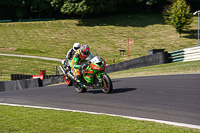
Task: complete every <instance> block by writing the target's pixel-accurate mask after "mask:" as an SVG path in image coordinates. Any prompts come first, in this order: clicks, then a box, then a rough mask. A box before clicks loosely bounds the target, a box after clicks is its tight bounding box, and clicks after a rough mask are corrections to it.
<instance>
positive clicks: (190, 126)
mask: <svg viewBox="0 0 200 133" xmlns="http://www.w3.org/2000/svg"><path fill="white" fill-rule="evenodd" d="M0 105H8V106H20V107H30V108H38V109H52V110H62V111H71V112H80V113H88V114H102V115H108V116H117V117H123V118H128V119H133V120H142V121H152V122H158V123H163V124H168V125H173V126H180V127H188V128H195V129H199V130H200V126H198V125H192V124H186V123H178V122H171V121H163V120H156V119H148V118H139V117H132V116H123V115H117V114H107V113H98V112H90V111H81V110H72V109H62V108H52V107H42V106H31V105H20V104H10V103H0Z"/></svg>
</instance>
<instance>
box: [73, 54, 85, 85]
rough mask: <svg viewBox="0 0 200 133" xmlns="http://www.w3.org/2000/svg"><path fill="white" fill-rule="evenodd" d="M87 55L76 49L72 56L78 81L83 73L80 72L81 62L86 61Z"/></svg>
mask: <svg viewBox="0 0 200 133" xmlns="http://www.w3.org/2000/svg"><path fill="white" fill-rule="evenodd" d="M86 58H87V57H84V56H82V54H81V53H80V51H79V50H77V51H76V53H75V55H74V56H73V58H72V64H71V68H72V70H73V72H74V77H75V78H76V80H77V82H80V80H79V79H80V77H81V73H80V68H81V63H86V62H87V60H86Z"/></svg>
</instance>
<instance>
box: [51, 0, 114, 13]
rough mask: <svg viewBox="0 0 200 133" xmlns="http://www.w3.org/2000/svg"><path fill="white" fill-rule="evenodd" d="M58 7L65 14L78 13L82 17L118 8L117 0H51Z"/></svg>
mask: <svg viewBox="0 0 200 133" xmlns="http://www.w3.org/2000/svg"><path fill="white" fill-rule="evenodd" d="M49 1H50V2H51V4H52V6H54V7H55V8H56V9H60V11H61V12H62V13H64V14H77V15H81V16H82V17H83V16H84V15H87V14H101V13H109V12H113V11H115V10H116V3H117V0H109V1H108V0H49Z"/></svg>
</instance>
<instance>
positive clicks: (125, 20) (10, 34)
mask: <svg viewBox="0 0 200 133" xmlns="http://www.w3.org/2000/svg"><path fill="white" fill-rule="evenodd" d="M85 21H86V23H85V24H84V25H79V24H78V20H76V19H68V20H56V21H43V22H13V23H1V24H0V29H1V30H0V36H1V37H0V53H8V54H21V55H35V56H44V57H53V58H59V59H62V58H63V57H65V55H66V53H67V51H68V50H69V49H71V48H72V45H73V43H75V42H79V43H81V44H88V45H89V46H90V48H91V50H92V51H94V52H96V53H97V54H98V55H99V56H100V57H102V58H104V59H105V60H106V62H107V64H112V62H113V59H115V61H116V63H119V62H122V61H125V60H129V59H133V58H137V57H140V56H144V55H147V54H148V50H149V49H166V50H167V51H169V52H170V51H175V50H179V49H183V48H188V47H194V46H197V44H198V42H197V41H198V40H197V28H198V18H197V17H194V22H193V23H192V24H191V25H190V26H191V28H190V30H186V31H185V30H184V32H183V34H182V37H181V38H179V37H178V34H177V33H176V30H175V29H174V28H173V27H172V26H170V25H166V24H164V21H163V17H162V14H125V15H113V16H107V17H104V18H92V19H87V20H85ZM128 37H130V40H134V43H133V44H130V47H129V48H130V57H128V56H120V52H119V51H118V49H125V50H126V51H128V44H127V41H123V40H127V39H128ZM127 54H128V52H126V55H127Z"/></svg>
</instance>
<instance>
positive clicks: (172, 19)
mask: <svg viewBox="0 0 200 133" xmlns="http://www.w3.org/2000/svg"><path fill="white" fill-rule="evenodd" d="M169 1H170V2H171V3H172V5H170V6H166V7H165V11H166V12H164V19H165V22H166V23H167V24H170V25H173V26H174V28H175V29H176V31H177V32H178V33H179V37H181V33H182V32H183V29H185V28H188V27H189V25H190V24H191V23H192V21H193V20H192V13H191V9H190V6H189V5H187V3H186V1H185V0H169Z"/></svg>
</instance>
